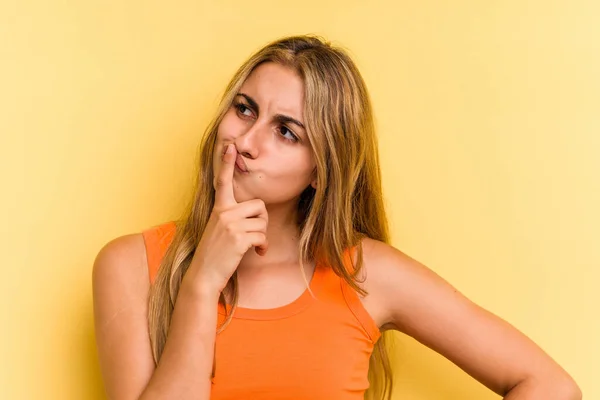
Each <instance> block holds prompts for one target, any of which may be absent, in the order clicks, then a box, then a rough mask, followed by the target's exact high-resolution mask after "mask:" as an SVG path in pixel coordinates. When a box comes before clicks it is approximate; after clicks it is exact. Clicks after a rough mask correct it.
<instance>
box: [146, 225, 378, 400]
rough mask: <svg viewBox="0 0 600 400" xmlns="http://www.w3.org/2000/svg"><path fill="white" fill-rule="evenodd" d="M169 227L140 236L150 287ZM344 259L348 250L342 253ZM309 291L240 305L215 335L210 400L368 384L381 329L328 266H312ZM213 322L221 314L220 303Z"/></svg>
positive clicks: (326, 398)
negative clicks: (272, 302) (288, 299)
mask: <svg viewBox="0 0 600 400" xmlns="http://www.w3.org/2000/svg"><path fill="white" fill-rule="evenodd" d="M174 233H175V223H174V222H169V223H166V224H163V225H159V226H155V227H152V228H150V229H147V230H145V231H144V232H143V236H144V240H145V244H146V251H147V256H148V268H149V275H150V282H151V283H153V282H154V278H155V277H156V274H157V271H158V268H159V265H160V262H161V259H162V257H163V256H164V253H165V252H166V249H167V247H168V246H169V244H170V243H171V241H172V239H173V235H174ZM344 258H345V260H346V262H348V263H349V262H350V258H349V253H348V252H346V253H345V254H344ZM310 288H311V290H312V291H313V293H314V295H315V297H313V296H311V294H310V293H309V292H308V290H306V291H305V292H304V293H303V294H302V295H301V296H300V297H299V298H298V299H296V300H295V301H293V302H292V303H290V304H287V305H285V306H282V307H277V308H272V309H249V308H242V307H238V308H237V309H236V311H235V313H234V315H233V319H232V321H231V323H230V324H229V325H228V326H227V327H226V328H225V330H224V331H222V332H221V333H219V334H218V335H217V337H216V349H215V351H216V353H215V357H216V370H215V377H214V379H213V382H212V390H211V397H210V398H211V400H226V399H228V400H229V399H236V400H237V399H253V400H276V399H277V400H282V399H290V400H291V399H294V400H359V399H361V400H362V399H363V398H364V393H365V391H366V390H367V388H368V387H369V381H368V379H367V373H368V369H369V357H370V356H371V353H372V351H373V346H374V344H375V342H376V341H377V339H379V337H380V335H381V332H380V331H379V328H378V327H377V325H376V323H375V321H374V320H373V319H372V318H371V316H370V315H369V314H368V313H367V311H366V309H365V308H364V307H363V305H362V302H361V301H360V299H359V297H358V294H357V293H356V292H355V291H354V290H353V289H352V288H351V287H350V286H349V285H348V284H347V283H346V282H345V281H344V280H343V279H341V278H340V277H338V276H337V275H336V274H335V273H334V272H333V270H332V269H331V268H327V266H324V265H319V264H317V266H316V267H315V271H314V274H313V277H312V279H311V280H310ZM217 307H218V313H219V315H218V317H219V324H221V323H222V322H223V321H224V320H225V310H224V308H223V306H222V305H220V304H219V305H218V306H217Z"/></svg>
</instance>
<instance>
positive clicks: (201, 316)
mask: <svg viewBox="0 0 600 400" xmlns="http://www.w3.org/2000/svg"><path fill="white" fill-rule="evenodd" d="M190 272H193V271H192V268H190V270H188V273H190ZM187 275H188V274H186V276H187ZM190 275H191V274H190ZM184 282H185V280H184ZM92 283H93V295H94V318H95V332H96V342H97V347H98V353H99V361H100V368H101V371H102V375H103V378H104V383H105V388H106V392H107V396H108V398H110V399H115V400H129V399H131V400H133V399H136V400H137V399H143V400H150V399H165V398H169V399H192V398H194V399H209V397H210V386H211V383H210V374H211V370H212V360H213V357H214V343H215V335H216V326H217V301H218V291H215V290H211V289H210V288H192V287H191V286H190V285H189V283H188V284H187V285H186V284H182V287H181V290H180V292H179V295H178V297H177V301H176V304H175V309H174V312H173V316H172V320H171V327H170V330H169V335H168V339H167V342H166V345H165V348H164V351H163V354H162V357H161V359H160V362H159V363H158V366H157V367H156V369H155V366H154V361H153V358H152V352H151V347H150V337H149V334H148V318H147V312H148V291H149V289H150V283H149V281H148V272H147V268H146V263H145V247H144V242H143V238H142V236H141V235H140V234H137V235H127V236H123V237H120V238H117V239H115V240H113V241H111V242H110V243H108V244H107V245H105V246H104V247H103V248H102V249H101V250H100V252H99V253H98V255H97V257H96V260H95V261H94V267H93V276H92Z"/></svg>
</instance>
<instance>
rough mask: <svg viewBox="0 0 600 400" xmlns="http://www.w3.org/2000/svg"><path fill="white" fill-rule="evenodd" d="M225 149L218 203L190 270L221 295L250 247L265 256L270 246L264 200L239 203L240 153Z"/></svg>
mask: <svg viewBox="0 0 600 400" xmlns="http://www.w3.org/2000/svg"><path fill="white" fill-rule="evenodd" d="M225 149H226V152H225V154H224V155H223V158H222V162H221V164H220V170H219V171H218V172H216V176H217V180H216V194H215V204H214V206H213V209H212V211H211V215H210V218H209V221H208V224H207V225H206V229H205V230H204V233H203V234H202V238H201V239H200V243H199V244H198V247H197V248H196V252H195V253H194V257H193V259H192V264H191V265H190V269H191V268H195V273H193V274H192V275H193V276H194V277H193V278H192V279H193V280H194V281H197V282H201V283H200V285H202V286H203V287H204V285H209V287H210V288H213V289H216V290H218V292H219V293H221V292H222V291H223V289H224V288H225V286H226V285H227V282H228V281H229V279H230V278H231V276H232V275H233V273H234V272H235V270H236V269H237V267H238V265H239V263H240V261H241V260H242V257H243V256H244V254H246V252H247V251H248V250H250V248H252V247H254V250H255V251H256V253H257V254H258V255H261V256H262V255H264V254H265V253H266V252H267V249H268V247H269V244H268V242H267V225H268V215H267V209H266V207H265V203H264V202H263V201H262V200H261V199H254V200H248V201H245V202H242V203H238V202H237V201H236V200H235V197H234V195H233V174H234V170H235V159H236V157H237V150H236V149H235V145H234V144H230V145H228V146H226V147H225ZM188 272H190V271H188ZM187 275H188V274H187V273H186V276H187Z"/></svg>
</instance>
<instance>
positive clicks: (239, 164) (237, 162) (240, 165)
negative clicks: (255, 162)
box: [235, 154, 248, 172]
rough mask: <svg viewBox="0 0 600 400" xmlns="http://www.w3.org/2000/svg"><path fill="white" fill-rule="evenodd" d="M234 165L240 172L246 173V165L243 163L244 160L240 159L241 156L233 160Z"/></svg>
mask: <svg viewBox="0 0 600 400" xmlns="http://www.w3.org/2000/svg"><path fill="white" fill-rule="evenodd" d="M235 165H237V167H238V168H239V169H240V171H242V172H248V168H247V167H246V163H245V162H244V159H243V158H242V156H240V155H239V154H238V155H237V158H236V159H235Z"/></svg>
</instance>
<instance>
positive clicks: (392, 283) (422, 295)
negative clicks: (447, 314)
mask: <svg viewBox="0 0 600 400" xmlns="http://www.w3.org/2000/svg"><path fill="white" fill-rule="evenodd" d="M361 245H362V249H363V272H362V274H361V275H362V277H363V280H364V283H363V287H364V289H365V290H366V291H367V292H368V297H369V301H370V303H371V304H372V308H373V309H376V310H377V313H378V314H379V315H380V316H381V317H380V320H381V322H382V326H384V327H385V328H387V329H397V330H402V331H405V332H406V331H410V330H411V326H410V325H411V324H410V323H411V321H410V320H411V319H412V318H413V317H415V314H414V311H415V310H419V309H420V308H421V307H422V306H423V305H424V304H425V303H430V304H429V305H430V306H431V305H433V304H432V303H437V302H439V301H442V302H443V301H445V300H448V298H450V297H456V296H457V295H459V294H458V292H457V291H456V289H455V288H454V287H452V286H451V285H450V284H448V282H446V281H445V280H444V279H442V278H441V277H440V276H439V275H438V274H436V273H435V272H434V271H433V270H431V269H430V268H428V267H427V266H425V265H423V264H422V263H420V262H419V261H417V260H415V259H414V258H412V257H410V256H409V255H407V254H405V253H404V252H402V251H401V250H399V249H397V248H396V247H394V246H392V245H389V244H387V243H384V242H381V241H378V240H374V239H371V238H364V239H363V240H362V242H361Z"/></svg>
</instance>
